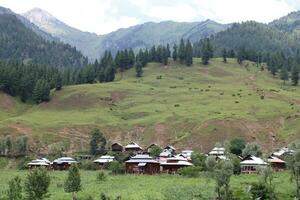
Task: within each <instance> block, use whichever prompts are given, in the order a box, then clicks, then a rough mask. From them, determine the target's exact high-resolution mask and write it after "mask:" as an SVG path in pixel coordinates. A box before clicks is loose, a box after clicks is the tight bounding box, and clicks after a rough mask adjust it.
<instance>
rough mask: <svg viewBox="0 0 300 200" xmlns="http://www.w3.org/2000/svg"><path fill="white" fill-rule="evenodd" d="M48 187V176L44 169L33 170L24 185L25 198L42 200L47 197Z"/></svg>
mask: <svg viewBox="0 0 300 200" xmlns="http://www.w3.org/2000/svg"><path fill="white" fill-rule="evenodd" d="M49 186H50V176H49V174H48V172H47V170H45V169H35V170H33V171H31V172H30V173H29V174H28V175H27V177H26V179H25V184H24V190H25V193H26V198H27V199H30V200H42V199H45V198H46V197H47V196H48V195H47V193H48V188H49Z"/></svg>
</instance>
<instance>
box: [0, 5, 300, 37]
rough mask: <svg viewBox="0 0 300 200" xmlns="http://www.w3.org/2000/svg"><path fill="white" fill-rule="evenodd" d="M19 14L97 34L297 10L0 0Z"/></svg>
mask: <svg viewBox="0 0 300 200" xmlns="http://www.w3.org/2000/svg"><path fill="white" fill-rule="evenodd" d="M0 6H4V7H8V8H10V9H12V10H13V11H15V12H17V13H23V12H26V11H27V10H30V9H32V8H34V7H38V8H41V9H44V10H46V11H48V12H49V13H51V14H52V15H54V16H55V17H57V18H58V19H60V20H62V21H63V22H65V23H67V24H69V25H71V26H73V27H75V28H78V29H80V30H83V31H90V32H95V33H98V34H104V33H108V32H111V31H114V30H117V29H119V28H126V27H129V26H132V25H136V24H140V23H143V22H147V21H155V22H158V21H164V20H173V21H181V22H182V21H202V20H205V19H208V18H209V19H212V20H215V21H218V22H221V23H230V22H240V21H246V20H256V21H259V22H270V21H272V20H273V19H276V18H279V17H281V16H284V15H286V14H288V13H289V12H292V11H295V10H300V0H0Z"/></svg>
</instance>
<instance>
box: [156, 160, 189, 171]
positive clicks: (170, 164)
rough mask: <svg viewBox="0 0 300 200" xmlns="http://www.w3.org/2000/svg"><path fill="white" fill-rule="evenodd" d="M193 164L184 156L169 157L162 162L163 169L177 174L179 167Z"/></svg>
mask: <svg viewBox="0 0 300 200" xmlns="http://www.w3.org/2000/svg"><path fill="white" fill-rule="evenodd" d="M192 165H193V164H192V163H190V162H188V160H187V158H184V157H182V156H175V157H171V158H167V159H166V161H165V162H161V163H160V166H161V167H162V171H163V172H165V173H169V174H175V173H177V171H178V169H180V168H183V167H188V166H192Z"/></svg>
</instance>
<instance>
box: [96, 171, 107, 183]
mask: <svg viewBox="0 0 300 200" xmlns="http://www.w3.org/2000/svg"><path fill="white" fill-rule="evenodd" d="M96 179H97V182H104V181H106V179H107V177H106V174H105V173H104V172H103V171H100V172H99V173H98V174H97V177H96Z"/></svg>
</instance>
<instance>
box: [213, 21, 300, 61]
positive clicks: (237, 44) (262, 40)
mask: <svg viewBox="0 0 300 200" xmlns="http://www.w3.org/2000/svg"><path fill="white" fill-rule="evenodd" d="M212 44H213V46H214V47H215V49H216V50H219V53H220V50H222V49H223V48H226V49H234V50H236V51H237V50H238V49H241V48H245V49H248V50H253V51H256V52H262V53H274V52H284V53H285V54H286V55H291V54H293V53H295V52H296V50H297V48H298V47H299V44H300V40H299V39H298V38H297V37H295V35H293V34H290V33H287V32H284V31H281V30H279V29H277V28H274V27H272V26H268V25H266V24H261V23H257V22H254V21H251V22H244V23H241V24H238V23H237V24H233V25H232V26H231V27H230V28H229V29H227V30H225V31H222V32H220V33H218V34H216V35H215V36H214V37H213V38H212Z"/></svg>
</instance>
